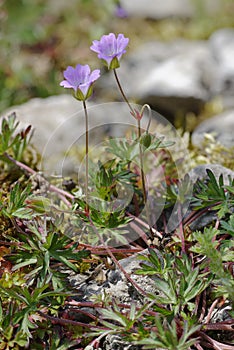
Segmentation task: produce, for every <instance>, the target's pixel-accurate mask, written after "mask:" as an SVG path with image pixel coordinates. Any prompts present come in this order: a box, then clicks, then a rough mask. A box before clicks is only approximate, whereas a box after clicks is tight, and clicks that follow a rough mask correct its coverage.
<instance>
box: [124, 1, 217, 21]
mask: <svg viewBox="0 0 234 350" xmlns="http://www.w3.org/2000/svg"><path fill="white" fill-rule="evenodd" d="M121 5H122V7H123V8H124V9H125V10H126V11H127V13H128V14H129V16H134V17H142V18H152V19H162V18H167V17H179V18H188V17H192V16H194V15H195V14H196V11H197V8H196V3H195V2H193V1H191V0H166V1H163V0H145V1H142V0H121ZM202 5H203V7H204V10H205V11H209V12H212V11H217V9H218V8H219V6H220V5H221V3H220V0H203V3H202Z"/></svg>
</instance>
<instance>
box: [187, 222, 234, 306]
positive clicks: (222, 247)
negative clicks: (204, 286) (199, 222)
mask: <svg viewBox="0 0 234 350" xmlns="http://www.w3.org/2000/svg"><path fill="white" fill-rule="evenodd" d="M219 236H220V231H219V230H217V229H215V228H213V227H205V229H204V232H200V231H197V232H194V233H193V237H194V239H195V240H196V241H197V243H196V244H195V245H194V246H193V247H192V248H191V251H193V252H196V253H198V254H202V255H204V256H205V257H206V265H207V268H209V270H210V271H211V272H212V273H213V275H214V279H215V281H214V283H215V284H216V287H217V286H218V290H219V293H218V294H220V295H223V294H226V295H227V296H228V298H229V299H230V300H231V301H232V302H234V280H233V277H232V274H231V273H230V271H228V270H227V269H226V268H225V265H224V263H225V262H227V261H232V262H233V261H234V252H233V246H234V245H233V241H228V244H227V241H223V242H222V243H221V244H220V241H219V240H218V239H217V237H219ZM220 291H222V292H221V293H220Z"/></svg>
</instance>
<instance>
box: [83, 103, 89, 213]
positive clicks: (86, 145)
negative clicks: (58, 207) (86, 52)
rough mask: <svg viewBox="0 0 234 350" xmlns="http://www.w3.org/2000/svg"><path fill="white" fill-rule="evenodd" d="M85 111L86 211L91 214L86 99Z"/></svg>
mask: <svg viewBox="0 0 234 350" xmlns="http://www.w3.org/2000/svg"><path fill="white" fill-rule="evenodd" d="M83 107H84V113H85V199H86V206H85V212H86V214H87V215H88V214H89V204H88V203H89V202H88V201H89V191H88V186H89V120H88V111H87V106H86V102H85V100H84V101H83Z"/></svg>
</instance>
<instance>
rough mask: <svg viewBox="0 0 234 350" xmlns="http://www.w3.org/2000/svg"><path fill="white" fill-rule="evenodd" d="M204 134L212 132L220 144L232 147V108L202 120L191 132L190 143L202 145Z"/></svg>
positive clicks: (233, 126)
mask: <svg viewBox="0 0 234 350" xmlns="http://www.w3.org/2000/svg"><path fill="white" fill-rule="evenodd" d="M205 134H213V135H214V137H215V139H216V140H217V141H218V142H220V143H221V144H222V145H224V146H226V147H228V148H230V147H234V109H232V110H229V111H226V112H223V113H221V114H219V115H216V116H214V117H212V118H209V119H207V120H205V121H204V122H202V123H201V124H200V125H198V127H197V128H196V129H195V130H194V131H193V133H192V144H193V145H194V146H197V147H202V143H203V141H204V136H205Z"/></svg>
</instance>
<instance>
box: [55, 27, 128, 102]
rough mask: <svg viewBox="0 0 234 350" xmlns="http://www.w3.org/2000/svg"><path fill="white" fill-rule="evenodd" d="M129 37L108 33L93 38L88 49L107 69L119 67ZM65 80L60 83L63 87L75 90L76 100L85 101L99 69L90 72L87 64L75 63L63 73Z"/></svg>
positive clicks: (98, 74) (90, 92) (98, 73)
mask: <svg viewBox="0 0 234 350" xmlns="http://www.w3.org/2000/svg"><path fill="white" fill-rule="evenodd" d="M128 42H129V39H128V38H125V37H124V35H123V34H118V37H117V38H116V36H115V34H113V33H110V34H108V35H103V36H102V37H101V39H100V41H98V40H94V41H93V45H92V46H91V47H90V49H91V50H92V51H94V52H96V53H97V54H98V58H100V59H102V60H103V61H104V62H105V63H106V64H107V67H108V69H115V68H118V67H119V60H120V58H121V57H122V55H123V54H124V53H125V52H126V50H125V49H126V46H127V45H128ZM63 75H64V78H65V80H63V81H62V82H61V83H60V85H61V86H63V87H64V88H71V89H73V90H74V92H75V97H76V98H77V99H78V100H81V101H85V100H86V99H87V98H89V97H90V96H91V94H92V86H93V83H94V82H95V81H96V80H97V79H98V78H99V77H100V70H99V69H95V70H94V71H93V72H91V70H90V67H89V66H88V65H84V66H83V65H81V64H77V66H76V67H75V68H73V67H71V66H69V67H67V69H66V70H65V71H64V73H63Z"/></svg>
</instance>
